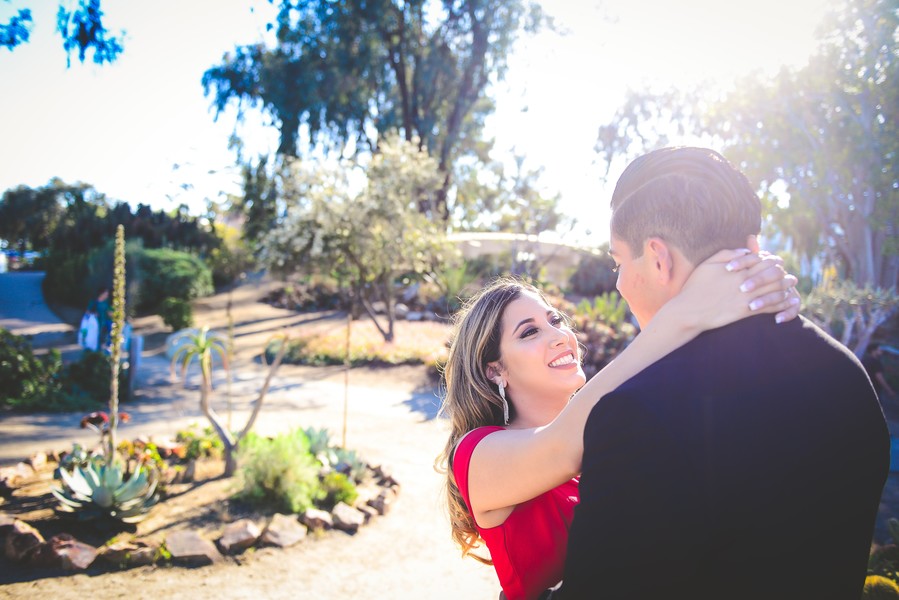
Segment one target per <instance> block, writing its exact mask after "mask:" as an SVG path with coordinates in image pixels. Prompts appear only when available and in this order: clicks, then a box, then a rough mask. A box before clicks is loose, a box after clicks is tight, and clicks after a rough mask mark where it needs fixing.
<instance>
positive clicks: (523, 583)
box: [438, 251, 799, 599]
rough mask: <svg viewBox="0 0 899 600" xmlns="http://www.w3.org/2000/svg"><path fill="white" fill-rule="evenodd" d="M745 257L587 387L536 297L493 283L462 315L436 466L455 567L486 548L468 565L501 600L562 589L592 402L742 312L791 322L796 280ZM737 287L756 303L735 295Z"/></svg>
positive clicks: (702, 279)
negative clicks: (487, 578) (493, 577)
mask: <svg viewBox="0 0 899 600" xmlns="http://www.w3.org/2000/svg"><path fill="white" fill-rule="evenodd" d="M747 253H748V251H725V252H720V253H718V254H716V255H715V256H713V257H712V258H710V259H709V260H708V261H706V262H705V263H703V264H701V265H700V266H699V267H698V268H697V269H696V270H695V271H694V273H693V275H691V277H690V280H689V281H688V283H687V285H686V286H685V287H684V289H683V291H682V292H681V293H680V294H679V295H678V296H677V297H676V298H674V299H672V300H671V301H669V302H668V304H666V305H665V307H664V308H663V309H662V310H661V311H660V312H659V313H658V314H657V315H656V317H655V318H653V320H652V322H650V323H649V324H648V325H647V327H646V328H645V329H644V330H643V331H642V332H641V334H640V335H639V336H637V337H636V339H635V340H634V341H633V342H632V343H631V344H630V346H629V347H628V348H627V349H626V350H625V351H624V352H622V353H621V354H620V355H619V356H618V358H616V359H615V360H614V361H613V362H612V363H611V364H609V365H608V366H606V368H604V369H603V370H602V371H600V373H598V374H597V375H596V376H595V377H593V378H592V379H591V380H590V381H589V382H588V383H586V385H585V383H584V382H585V380H586V377H585V376H584V372H583V370H582V369H581V365H580V353H579V348H578V344H577V340H576V338H575V335H574V333H573V332H572V330H571V329H570V328H569V327H568V325H567V324H566V322H565V320H564V317H563V316H562V315H560V314H559V313H558V312H557V311H555V310H554V309H553V308H552V307H551V306H549V304H548V303H547V302H546V300H545V298H544V297H543V296H542V295H541V294H540V292H539V291H538V290H536V289H535V288H533V287H531V286H529V285H527V284H524V283H521V282H519V281H515V280H509V279H503V280H499V281H497V282H495V283H494V284H493V285H491V286H489V287H488V288H486V289H485V290H483V291H482V292H481V293H479V294H478V295H477V296H476V297H475V298H473V299H472V300H470V301H469V302H468V303H467V305H466V307H465V308H464V309H463V311H462V312H461V313H460V314H459V316H458V317H457V322H456V329H455V333H454V336H453V341H452V344H451V346H450V352H449V357H448V360H447V365H446V368H445V377H446V396H445V398H444V403H443V406H442V408H441V411H442V412H444V413H446V414H447V415H448V416H449V417H450V420H451V433H450V436H449V440H448V441H447V445H446V447H445V449H444V452H443V454H442V455H441V456H440V457H439V459H438V460H439V463H440V465H441V467H445V468H446V473H447V494H448V501H449V512H450V520H451V525H452V535H453V538H454V539H455V541H456V542H457V543H458V544H459V545H460V546H461V547H462V553H463V556H464V555H467V554H469V553H470V552H471V550H473V549H475V548H477V547H479V546H480V544H481V543H482V542H484V543H486V545H487V548H488V549H489V551H490V555H491V559H492V561H491V560H488V559H485V558H482V557H479V556H476V555H474V554H472V556H473V557H474V558H476V559H478V560H480V561H482V562H485V563H487V564H491V562H492V564H493V565H494V568H495V569H496V572H497V576H498V577H499V581H500V585H501V586H502V588H503V593H504V594H505V596H506V597H507V598H510V599H514V598H536V597H538V596H539V594H540V593H541V592H542V591H543V590H544V589H546V588H548V587H551V586H553V585H555V584H556V583H558V582H559V581H560V580H561V576H562V569H563V566H564V561H565V548H566V544H567V538H568V526H569V524H570V522H571V518H572V515H573V510H574V505H575V504H577V501H578V495H577V479H576V478H577V475H578V474H579V472H580V461H581V455H582V452H583V447H582V435H583V427H584V423H585V422H586V419H587V416H588V415H589V413H590V410H591V408H592V407H593V405H594V404H595V403H596V401H597V400H599V399H600V398H601V397H602V396H603V395H604V394H606V393H608V392H610V391H612V390H613V389H615V388H616V387H617V386H618V385H620V384H621V383H623V382H624V381H626V380H627V379H629V378H630V377H632V376H633V375H635V374H636V373H638V372H639V371H640V370H642V369H644V368H645V367H647V366H648V365H650V364H651V363H653V362H655V361H656V360H658V359H659V358H661V357H663V356H665V355H666V354H668V353H669V352H671V351H672V350H675V349H676V348H678V347H679V346H681V345H683V344H684V343H686V342H688V341H689V340H691V339H692V338H693V337H695V336H696V335H698V334H699V333H701V332H702V331H704V330H708V329H713V328H716V327H721V326H723V325H726V324H728V323H731V322H733V321H736V320H739V319H741V318H743V317H746V316H749V315H750V314H753V310H752V309H750V308H749V304H750V300H752V305H753V307H754V308H755V312H777V311H782V312H780V313H779V314H778V315H777V318H778V320H779V321H783V320H788V319H792V318H795V317H796V316H797V315H798V311H799V308H798V296H796V295H795V293H792V287H793V286H795V283H796V278H795V277H793V276H790V275H786V276H784V273H783V270H782V269H781V268H780V265H779V262H780V261H779V259H777V258H776V257H770V260H762V259H761V258H760V257H758V256H756V255H752V254H747ZM725 264H726V267H727V268H726V270H725V268H723V265H725ZM728 272H730V273H728ZM746 284H748V285H749V289H754V290H755V298H752V297H751V296H748V295H747V294H745V293H743V292H738V291H737V290H738V289H740V288H741V287H743V288H744V289H745V287H746ZM784 290H788V291H784ZM578 390H579V391H578ZM575 392H577V393H576V394H575ZM572 394H574V396H573V397H572Z"/></svg>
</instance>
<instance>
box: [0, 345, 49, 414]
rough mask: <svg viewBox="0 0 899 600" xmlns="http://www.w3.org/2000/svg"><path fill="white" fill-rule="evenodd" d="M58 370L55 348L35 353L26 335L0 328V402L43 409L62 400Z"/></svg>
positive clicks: (6, 405) (10, 405) (0, 403)
mask: <svg viewBox="0 0 899 600" xmlns="http://www.w3.org/2000/svg"><path fill="white" fill-rule="evenodd" d="M61 372H62V358H61V356H60V354H59V352H58V351H57V350H51V351H50V352H49V353H48V354H47V355H46V356H42V357H38V356H35V355H34V351H33V350H32V348H31V344H30V343H29V342H28V340H27V339H25V338H24V337H22V336H18V335H15V334H13V333H11V332H10V331H8V330H6V329H0V406H2V407H9V408H14V409H18V410H36V409H37V410H45V406H46V405H48V404H51V403H54V402H58V401H59V400H61V394H62V386H61V384H60V376H61Z"/></svg>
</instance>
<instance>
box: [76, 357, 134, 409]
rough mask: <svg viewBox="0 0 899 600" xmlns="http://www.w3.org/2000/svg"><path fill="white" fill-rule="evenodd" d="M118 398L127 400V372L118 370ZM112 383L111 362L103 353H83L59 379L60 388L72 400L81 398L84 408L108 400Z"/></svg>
mask: <svg viewBox="0 0 899 600" xmlns="http://www.w3.org/2000/svg"><path fill="white" fill-rule="evenodd" d="M118 377H119V396H120V398H121V399H122V400H125V401H127V400H128V399H129V398H128V395H127V393H128V370H127V369H120V371H119V374H118ZM111 381H112V361H111V358H110V357H109V355H107V354H105V353H103V352H91V351H85V352H84V353H82V355H81V357H80V358H79V359H78V360H77V361H75V362H72V363H70V364H68V365H67V366H66V368H65V370H64V372H63V375H62V377H61V384H62V388H63V390H64V391H65V393H66V394H67V395H69V396H71V397H73V398H76V397H83V398H84V399H85V401H84V406H86V407H89V406H96V404H97V403H101V402H103V403H105V402H107V401H108V400H109V390H110V383H111Z"/></svg>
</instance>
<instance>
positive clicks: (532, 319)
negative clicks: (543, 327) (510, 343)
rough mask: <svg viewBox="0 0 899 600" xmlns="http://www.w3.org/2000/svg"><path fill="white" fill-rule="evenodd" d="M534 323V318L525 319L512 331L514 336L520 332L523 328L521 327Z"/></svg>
mask: <svg viewBox="0 0 899 600" xmlns="http://www.w3.org/2000/svg"><path fill="white" fill-rule="evenodd" d="M533 322H534V318H533V317H528V318H527V319H524V320H523V321H522V322H521V323H519V324H518V325H516V326H515V329H513V330H512V335H515V332H516V331H518V330H519V329H520V328H521V326H522V325H524V324H525V323H533Z"/></svg>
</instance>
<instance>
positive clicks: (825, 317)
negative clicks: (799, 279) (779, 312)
mask: <svg viewBox="0 0 899 600" xmlns="http://www.w3.org/2000/svg"><path fill="white" fill-rule="evenodd" d="M825 275H826V276H825V280H824V281H823V282H822V283H821V285H819V286H818V287H816V288H815V289H813V290H812V292H811V293H810V294H809V295H808V297H807V298H806V300H805V308H806V310H805V311H804V312H805V314H806V315H807V316H808V318H809V319H811V320H812V321H814V322H815V324H816V325H818V326H819V327H821V328H822V329H824V330H825V331H827V332H828V333H830V334H831V335H833V336H834V337H835V338H837V339H838V340H840V342H841V343H842V344H843V345H845V346H847V347H849V348H851V349H852V351H853V352H855V354H856V356H859V357H860V356H863V355H864V353H865V350H866V349H867V347H868V344H869V343H870V341H871V339H872V338H873V336H874V334H875V333H876V332H877V330H878V328H880V327H881V326H882V325H883V324H885V323H886V322H887V321H888V320H889V319H890V318H891V317H892V316H893V315H894V314H895V313H896V311H897V309H899V295H897V293H896V290H895V289H881V288H877V289H874V288H871V287H870V286H865V287H859V286H857V285H856V284H855V283H853V282H852V281H848V280H838V279H837V277H836V274H835V271H834V270H833V269H830V270H828V271H827V272H826V273H825Z"/></svg>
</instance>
